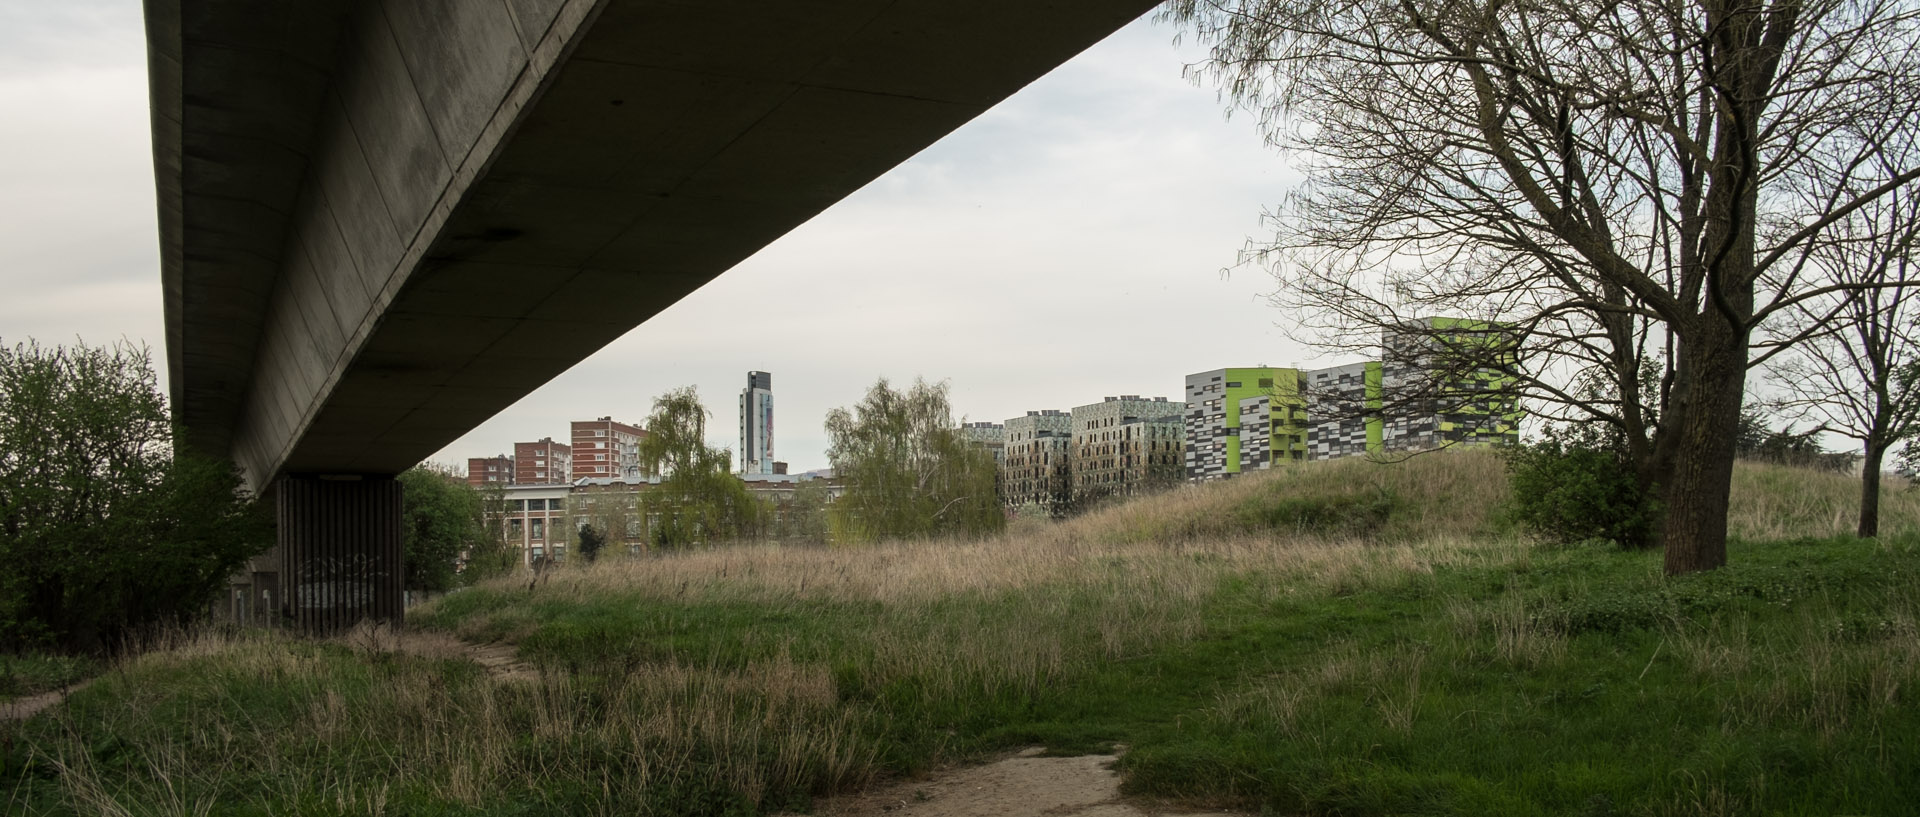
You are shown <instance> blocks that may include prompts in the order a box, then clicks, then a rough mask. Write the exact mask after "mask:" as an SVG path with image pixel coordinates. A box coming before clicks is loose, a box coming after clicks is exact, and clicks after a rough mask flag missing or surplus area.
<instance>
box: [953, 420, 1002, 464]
mask: <svg viewBox="0 0 1920 817" xmlns="http://www.w3.org/2000/svg"><path fill="white" fill-rule="evenodd" d="M960 439H963V440H966V441H967V442H969V443H972V444H973V445H976V446H979V447H981V448H984V449H986V450H987V453H989V454H992V455H993V467H995V468H1001V467H1003V466H1004V464H1005V462H1006V459H1007V427H1006V426H1005V425H1003V424H1001V423H987V422H979V423H962V424H961V425H960Z"/></svg>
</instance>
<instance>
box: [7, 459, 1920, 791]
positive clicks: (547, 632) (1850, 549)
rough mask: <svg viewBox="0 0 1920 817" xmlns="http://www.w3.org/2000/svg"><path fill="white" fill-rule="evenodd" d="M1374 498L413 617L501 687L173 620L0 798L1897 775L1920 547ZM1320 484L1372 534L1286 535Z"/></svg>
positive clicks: (485, 603)
mask: <svg viewBox="0 0 1920 817" xmlns="http://www.w3.org/2000/svg"><path fill="white" fill-rule="evenodd" d="M1389 487H1390V488H1391V492H1388V491H1387V489H1381V490H1374V489H1367V490H1357V491H1349V492H1347V493H1345V494H1338V493H1337V492H1336V494H1333V495H1334V496H1335V497H1336V498H1334V499H1330V500H1318V499H1310V500H1301V501H1297V502H1296V501H1293V500H1289V499H1286V498H1285V497H1276V495H1274V494H1272V493H1271V492H1270V491H1267V490H1266V489H1263V488H1249V487H1247V486H1240V487H1236V488H1233V489H1231V490H1233V491H1237V492H1239V493H1236V494H1231V495H1228V494H1222V497H1223V498H1222V499H1221V500H1220V506H1221V507H1222V508H1224V509H1228V512H1235V513H1241V514H1244V517H1243V520H1242V522H1243V524H1244V525H1245V527H1246V528H1249V529H1252V530H1254V531H1256V533H1255V534H1253V535H1242V536H1239V537H1216V538H1212V539H1206V540H1190V541H1184V542H1177V543H1174V542H1147V543H1137V542H1131V541H1125V540H1128V539H1130V536H1123V537H1115V538H1117V539H1121V540H1123V541H1118V542H1116V541H1111V540H1109V541H1105V542H1102V541H1099V540H1100V538H1101V537H1097V536H1090V535H1085V533H1086V530H1088V529H1084V528H1083V529H1079V533H1075V531H1076V529H1075V528H1073V527H1072V526H1065V527H1062V528H1060V529H1059V530H1061V531H1065V532H1066V534H1063V535H1059V536H1053V537H1046V536H1042V537H1039V538H1035V539H1031V540H1021V539H1009V540H1000V541H996V542H987V543H933V544H923V545H898V546H887V547H878V548H870V549H863V550H851V551H822V550H811V549H782V548H734V549H721V550H716V551H708V552H703V553H695V554H686V555H677V556H669V557H664V558H654V559H646V560H641V561H637V562H632V563H618V562H616V563H611V564H603V565H600V566H596V567H595V568H594V569H592V570H571V571H563V572H561V573H559V574H557V575H556V576H555V577H554V578H553V579H552V580H551V581H550V582H548V583H546V584H543V585H540V586H539V587H537V588H535V589H534V590H532V591H529V590H528V589H527V587H526V585H525V583H524V580H522V581H521V582H517V583H506V582H502V583H499V584H495V585H491V586H487V587H482V588H479V589H474V590H469V591H464V592H461V593H457V594H453V595H450V596H448V597H446V598H444V599H442V600H440V601H438V602H436V603H435V604H433V605H431V606H430V607H428V608H426V609H425V610H424V611H422V612H420V613H419V614H417V615H415V616H414V617H413V619H412V621H413V622H414V625H415V626H416V627H419V628H423V629H426V630H430V631H437V632H442V633H451V634H458V635H460V636H462V637H465V638H468V639H472V640H476V641H486V640H503V641H507V642H511V643H513V644H515V645H517V647H518V649H519V652H520V655H521V657H522V658H523V659H524V660H526V661H528V662H529V663H531V664H532V665H533V666H534V667H535V668H536V669H537V672H536V673H534V674H533V675H532V677H526V678H517V679H516V678H495V677H490V676H488V675H487V674H486V673H484V672H483V671H481V670H480V669H479V668H478V667H477V666H476V665H475V664H474V663H472V662H470V661H468V660H464V659H463V658H461V657H460V655H459V654H458V652H457V651H452V650H450V649H448V648H446V647H445V645H444V644H442V647H441V648H440V649H439V651H435V650H425V651H422V650H420V649H418V648H416V649H414V650H413V651H412V652H407V651H396V650H395V649H394V645H393V644H391V643H388V642H387V641H385V640H383V639H382V638H381V637H379V636H377V635H371V634H361V635H358V636H355V637H350V638H346V639H341V640H336V641H329V642H312V641H299V640H291V639H286V638H283V637H279V636H275V635H270V634H255V635H249V636H245V637H241V638H238V639H206V640H201V641H198V642H195V643H191V644H187V645H184V646H182V647H181V648H178V649H173V650H168V651H163V652H158V653H154V654H151V655H148V656H145V657H143V658H141V659H138V660H135V661H132V662H129V663H127V664H126V665H124V666H122V667H120V668H117V669H116V670H115V671H113V672H110V673H108V674H106V675H104V676H102V678H101V679H100V681H99V682H97V683H96V684H94V685H93V686H91V687H90V688H88V689H87V690H85V691H83V692H81V693H78V694H76V695H75V696H74V697H73V698H72V699H71V701H70V703H69V705H68V706H67V707H65V708H64V709H62V710H59V711H57V712H55V713H52V714H51V715H47V716H42V717H40V718H37V719H34V720H33V721H30V722H28V723H25V724H17V725H11V726H0V791H4V792H6V794H4V795H0V800H4V802H5V804H6V808H4V809H0V810H4V811H6V812H7V813H22V814H91V813H133V814H143V813H176V812H186V811H195V810H196V808H197V807H198V806H205V807H206V813H212V814H346V813H369V812H373V811H379V810H385V811H387V812H390V813H402V814H488V815H496V814H497V815H523V814H556V815H558V814H600V813H604V814H754V813H765V812H769V811H775V810H779V809H782V808H805V807H806V806H807V804H808V803H810V802H812V801H813V800H815V799H817V798H819V797H821V796H824V795H829V794H833V793H837V792H844V791H850V790H855V789H858V788H860V787H862V786H864V785H867V784H869V783H870V782H871V781H872V780H874V779H875V778H876V777H878V776H886V775H912V774H917V773H921V772H925V771H927V770H929V769H931V768H934V767H935V766H937V765H940V764H943V763H949V762H965V761H969V760H975V759H981V758H986V757H990V756H992V755H994V754H995V753H998V752H1001V751H1005V750H1007V749H1011V748H1014V747H1019V746H1025V745H1032V744H1041V745H1045V746H1047V747H1048V748H1049V750H1050V751H1053V752H1055V753H1064V754H1071V753H1083V752H1094V751H1105V750H1109V749H1111V748H1112V747H1113V746H1115V745H1116V744H1124V745H1126V746H1127V747H1128V750H1127V754H1126V755H1125V757H1124V759H1123V761H1122V763H1121V768H1122V770H1123V772H1124V774H1125V787H1126V789H1127V790H1128V791H1130V792H1133V793H1138V794H1143V795H1154V796H1160V797H1167V798H1174V799H1178V800H1183V801H1187V802H1190V803H1192V804H1196V805H1220V806H1231V807H1238V808H1244V809H1247V810H1249V811H1268V812H1272V813H1278V814H1324V815H1375V814H1377V815H1389V814H1391V815H1401V814H1458V815H1508V814H1510V815H1539V814H1565V815H1608V814H1622V815H1628V814H1633V815H1640V814H1645V815H1695V814H1700V815H1712V814H1725V815H1734V814H1779V815H1831V814H1898V813H1906V812H1908V811H1909V810H1910V809H1911V805H1910V804H1911V803H1913V802H1916V801H1917V800H1920V707H1916V705H1915V701H1914V697H1913V695H1914V694H1913V692H1912V690H1913V689H1915V688H1916V687H1915V684H1916V682H1920V625H1917V623H1916V622H1920V539H1916V538H1914V537H1908V536H1903V537H1896V538H1889V539H1886V540H1882V541H1877V542H1876V541H1862V540H1855V539H1851V538H1845V537H1840V538H1819V539H1791V540H1777V541H1769V542H1735V543H1734V544H1733V545H1732V547H1731V566H1730V567H1728V568H1726V569H1723V570H1720V571H1715V572H1712V573H1708V574H1701V575H1695V576H1688V577H1683V578H1678V579H1667V578H1664V577H1662V575H1661V573H1660V563H1659V560H1660V557H1659V554H1657V553H1631V552H1621V551H1615V550H1608V549H1602V548H1560V549H1549V548H1539V547H1529V546H1526V545H1524V544H1522V543H1519V542H1516V541H1513V540H1511V539H1499V538H1484V537H1483V538H1480V539H1477V540H1465V541H1462V540H1455V539H1440V540H1435V541H1429V542H1415V543H1409V542H1407V541H1405V540H1406V539H1407V536H1406V534H1405V533H1404V531H1405V527H1404V526H1405V525H1406V524H1407V523H1406V521H1405V515H1406V514H1407V513H1408V512H1409V510H1408V509H1409V508H1413V509H1416V510H1417V509H1418V508H1419V507H1421V505H1420V503H1422V502H1425V501H1427V500H1424V499H1421V498H1420V497H1419V496H1418V495H1417V494H1415V493H1414V492H1413V491H1411V490H1410V489H1408V488H1406V487H1392V486H1389ZM1338 496H1355V497H1359V498H1358V499H1354V500H1346V499H1340V498H1338ZM1178 501H1179V502H1181V503H1183V504H1181V505H1180V506H1179V511H1178V512H1179V513H1180V514H1186V515H1188V516H1189V517H1191V516H1192V515H1193V514H1196V513H1198V512H1197V511H1196V510H1195V508H1197V507H1199V504H1196V503H1201V500H1197V499H1195V498H1194V497H1192V496H1187V497H1184V498H1181V499H1179V500H1178ZM1341 502H1352V503H1360V504H1356V505H1354V507H1356V508H1362V509H1364V508H1367V507H1371V508H1376V509H1378V519H1380V520H1382V521H1381V522H1380V523H1379V525H1377V526H1374V527H1377V528H1378V529H1379V530H1380V531H1381V532H1382V533H1381V536H1379V537H1375V538H1359V539H1345V540H1324V539H1323V538H1317V537H1320V536H1321V535H1322V534H1324V533H1325V531H1324V530H1322V531H1318V532H1314V533H1315V535H1314V536H1309V537H1307V538H1304V539H1299V538H1291V537H1292V533H1290V530H1296V531H1297V530H1299V529H1305V528H1312V527H1315V526H1319V527H1323V528H1324V527H1325V525H1324V523H1326V522H1327V521H1328V520H1327V518H1325V517H1326V514H1325V508H1326V507H1327V505H1328V504H1329V503H1333V504H1337V503H1341ZM1368 503H1371V504H1368ZM1438 512H1439V511H1434V512H1433V513H1438ZM1421 513H1426V512H1425V511H1421ZM1116 514H1117V515H1116V516H1115V517H1114V518H1116V519H1120V520H1123V521H1124V522H1125V523H1126V524H1127V525H1128V526H1130V527H1129V528H1128V529H1136V528H1137V527H1138V526H1140V525H1142V524H1146V523H1147V521H1150V520H1147V517H1145V516H1143V515H1142V512H1141V511H1140V509H1139V508H1134V509H1132V510H1125V509H1122V510H1121V511H1117V512H1116Z"/></svg>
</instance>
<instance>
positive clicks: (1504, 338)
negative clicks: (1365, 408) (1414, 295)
mask: <svg viewBox="0 0 1920 817" xmlns="http://www.w3.org/2000/svg"><path fill="white" fill-rule="evenodd" d="M1516 345H1517V344H1516V341H1515V338H1514V337H1513V334H1512V332H1511V330H1510V329H1509V328H1507V327H1504V326H1501V325H1499V324H1494V323H1489V322H1486V321H1477V320H1472V319H1468V318H1449V317H1433V318H1424V319H1421V320H1419V321H1415V322H1412V323H1408V324H1405V325H1403V326H1402V327H1399V328H1398V329H1390V330H1388V331H1386V332H1384V333H1383V334H1382V337H1381V348H1382V351H1383V353H1384V355H1383V356H1384V361H1383V364H1382V375H1381V400H1382V402H1383V409H1382V411H1383V413H1384V415H1385V419H1384V421H1383V424H1382V425H1383V427H1382V429H1381V442H1382V446H1383V447H1384V448H1385V449H1386V450H1388V451H1419V450H1425V449H1430V448H1444V447H1448V446H1454V445H1515V444H1518V443H1519V442H1520V409H1519V403H1518V400H1517V398H1516V397H1515V395H1514V394H1513V386H1514V383H1515V377H1514V369H1515V367H1516V366H1517V365H1518V361H1517V357H1516V353H1515V347H1516Z"/></svg>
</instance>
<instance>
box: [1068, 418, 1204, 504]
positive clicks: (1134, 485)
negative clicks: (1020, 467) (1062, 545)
mask: <svg viewBox="0 0 1920 817" xmlns="http://www.w3.org/2000/svg"><path fill="white" fill-rule="evenodd" d="M1186 408H1187V406H1186V404H1185V403H1182V402H1179V401H1177V400H1175V401H1170V400H1168V399H1167V398H1165V397H1154V398H1145V397H1141V396H1139V395H1134V394H1129V395H1122V396H1120V397H1108V398H1106V399H1105V400H1102V401H1100V402H1098V403H1093V404H1090V405H1085V406H1077V407H1075V408H1074V409H1073V412H1072V414H1071V415H1070V416H1071V417H1072V421H1073V432H1072V456H1071V461H1070V470H1071V473H1072V479H1073V483H1072V484H1073V493H1074V496H1076V497H1082V498H1089V497H1095V496H1128V495H1132V494H1134V493H1137V492H1139V491H1140V490H1141V489H1143V488H1146V487H1149V486H1152V485H1157V484H1173V483H1178V482H1179V481H1180V480H1181V477H1182V465H1183V463H1182V461H1181V459H1182V458H1181V452H1182V449H1183V446H1182V444H1181V437H1182V435H1183V434H1184V432H1185V428H1186V418H1185V417H1184V414H1185V412H1186Z"/></svg>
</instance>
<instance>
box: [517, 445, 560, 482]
mask: <svg viewBox="0 0 1920 817" xmlns="http://www.w3.org/2000/svg"><path fill="white" fill-rule="evenodd" d="M572 464H573V449H572V448H571V447H569V446H568V445H567V444H566V443H556V442H554V441H553V438H552V437H542V438H540V441H539V442H533V443H514V444H513V483H514V484H515V485H565V484H566V483H568V482H570V481H571V477H572V476H573V465H572Z"/></svg>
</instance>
